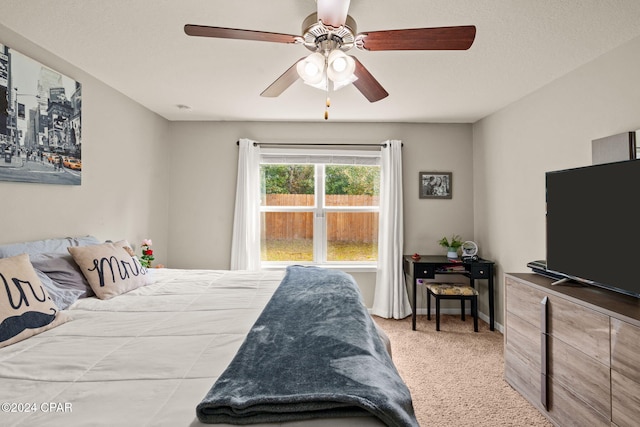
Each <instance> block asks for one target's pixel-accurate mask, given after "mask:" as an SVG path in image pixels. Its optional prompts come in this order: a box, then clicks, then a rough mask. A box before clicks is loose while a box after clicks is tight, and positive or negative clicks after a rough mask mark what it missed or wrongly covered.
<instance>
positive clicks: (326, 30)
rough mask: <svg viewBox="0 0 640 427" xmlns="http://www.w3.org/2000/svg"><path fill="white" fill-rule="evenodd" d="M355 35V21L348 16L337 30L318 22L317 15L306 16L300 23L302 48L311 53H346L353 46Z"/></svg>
mask: <svg viewBox="0 0 640 427" xmlns="http://www.w3.org/2000/svg"><path fill="white" fill-rule="evenodd" d="M356 33H357V27H356V21H355V19H353V18H352V17H351V16H349V15H347V21H346V22H345V24H344V25H342V26H340V27H338V28H334V27H331V26H327V25H324V24H323V23H322V22H321V21H319V20H318V14H317V13H312V14H311V15H309V16H307V17H306V18H305V20H304V21H303V22H302V38H303V39H304V46H305V47H306V48H307V49H309V50H310V51H312V52H318V51H320V52H328V51H330V50H333V49H340V50H342V51H347V50H349V49H351V48H352V47H353V46H354V43H355V39H356V36H355V35H356Z"/></svg>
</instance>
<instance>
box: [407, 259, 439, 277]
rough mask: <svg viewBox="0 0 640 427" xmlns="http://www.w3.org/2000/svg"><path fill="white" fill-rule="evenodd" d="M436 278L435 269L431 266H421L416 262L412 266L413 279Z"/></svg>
mask: <svg viewBox="0 0 640 427" xmlns="http://www.w3.org/2000/svg"><path fill="white" fill-rule="evenodd" d="M435 277H436V267H435V266H434V265H432V264H422V263H419V262H416V263H415V264H413V278H414V279H433V278H435Z"/></svg>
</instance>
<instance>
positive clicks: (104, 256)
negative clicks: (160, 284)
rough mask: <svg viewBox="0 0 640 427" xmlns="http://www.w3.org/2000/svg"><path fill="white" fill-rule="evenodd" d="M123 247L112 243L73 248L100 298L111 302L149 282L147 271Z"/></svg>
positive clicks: (81, 269)
mask: <svg viewBox="0 0 640 427" xmlns="http://www.w3.org/2000/svg"><path fill="white" fill-rule="evenodd" d="M123 246H124V245H123V244H121V242H118V243H116V244H114V243H110V242H109V243H103V244H100V245H90V246H76V247H70V248H69V253H70V254H71V256H72V257H73V259H74V260H75V261H76V263H77V264H78V266H79V267H80V271H82V274H84V277H86V279H87V281H88V282H89V285H90V286H91V289H93V292H95V294H96V296H97V297H98V298H100V299H109V298H112V297H114V296H116V295H120V294H123V293H125V292H129V291H132V290H134V289H136V288H139V287H141V286H144V285H146V284H148V283H149V272H148V271H147V269H146V268H144V267H143V266H142V265H140V261H138V259H137V258H136V257H135V256H131V253H130V252H129V251H127V250H126V249H125V248H124V247H123ZM127 246H128V245H127Z"/></svg>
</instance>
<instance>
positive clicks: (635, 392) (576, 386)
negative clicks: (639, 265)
mask: <svg viewBox="0 0 640 427" xmlns="http://www.w3.org/2000/svg"><path fill="white" fill-rule="evenodd" d="M552 282H553V280H552V279H549V278H546V277H544V276H541V275H538V274H533V273H513V274H507V275H506V276H505V289H506V292H505V333H504V366H505V379H506V380H507V382H508V383H509V384H510V385H511V386H512V387H513V388H515V389H516V390H517V391H518V392H519V393H520V394H522V395H523V396H524V397H525V398H526V399H527V400H529V402H531V403H532V404H533V405H534V406H535V407H536V408H538V409H539V410H540V411H541V412H542V413H543V414H545V415H546V416H547V417H548V418H549V419H550V420H551V421H552V422H553V423H554V424H555V425H558V426H573V425H575V426H586V425H588V426H617V427H623V426H637V425H638V423H639V422H640V300H639V299H637V298H633V297H630V296H626V295H622V294H618V293H615V292H611V291H608V290H605V289H601V288H597V287H592V286H584V285H580V284H577V283H572V282H570V283H568V284H566V283H565V284H562V285H557V286H552V285H551V283H552Z"/></svg>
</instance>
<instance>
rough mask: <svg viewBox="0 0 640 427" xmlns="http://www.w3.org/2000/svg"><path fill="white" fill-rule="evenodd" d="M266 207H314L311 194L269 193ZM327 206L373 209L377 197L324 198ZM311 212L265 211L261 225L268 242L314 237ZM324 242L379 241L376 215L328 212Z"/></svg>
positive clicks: (371, 213)
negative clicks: (325, 240)
mask: <svg viewBox="0 0 640 427" xmlns="http://www.w3.org/2000/svg"><path fill="white" fill-rule="evenodd" d="M266 201H267V205H268V206H313V201H314V196H313V194H268V195H267V199H266ZM326 204H327V206H372V205H374V204H375V205H377V204H378V197H377V196H347V195H327V196H326ZM313 220H314V214H313V212H266V213H265V215H264V216H263V217H262V223H261V224H260V226H261V229H262V235H263V237H264V238H266V239H267V240H273V239H276V240H281V239H283V240H285V239H286V240H291V239H312V238H313ZM326 224H327V240H328V241H338V242H365V243H377V242H378V213H377V212H327V213H326Z"/></svg>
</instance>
